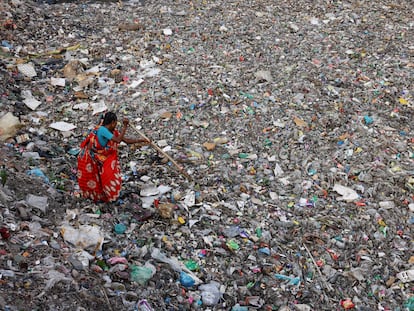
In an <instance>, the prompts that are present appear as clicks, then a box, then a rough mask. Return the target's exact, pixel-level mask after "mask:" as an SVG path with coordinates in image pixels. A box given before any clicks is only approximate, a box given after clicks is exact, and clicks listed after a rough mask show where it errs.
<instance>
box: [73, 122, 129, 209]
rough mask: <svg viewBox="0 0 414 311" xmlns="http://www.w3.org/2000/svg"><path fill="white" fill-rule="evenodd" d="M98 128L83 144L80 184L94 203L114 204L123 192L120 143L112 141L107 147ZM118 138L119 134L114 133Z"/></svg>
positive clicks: (84, 192) (84, 194)
mask: <svg viewBox="0 0 414 311" xmlns="http://www.w3.org/2000/svg"><path fill="white" fill-rule="evenodd" d="M98 128H99V127H96V128H95V129H94V130H93V131H91V132H90V133H89V135H88V136H87V137H86V138H85V140H84V141H83V142H82V143H81V145H80V147H81V152H80V153H79V155H78V173H77V178H78V183H79V187H80V190H81V194H82V196H83V197H84V198H89V199H92V200H93V201H94V202H98V201H101V202H113V201H116V200H117V199H118V197H119V193H120V191H121V182H122V175H121V168H120V165H119V161H118V143H116V142H114V141H113V140H110V141H109V142H108V143H107V145H106V146H105V147H103V146H102V145H101V144H100V143H99V141H98V136H97V135H96V131H97V130H98ZM114 135H115V136H118V135H119V132H118V131H114Z"/></svg>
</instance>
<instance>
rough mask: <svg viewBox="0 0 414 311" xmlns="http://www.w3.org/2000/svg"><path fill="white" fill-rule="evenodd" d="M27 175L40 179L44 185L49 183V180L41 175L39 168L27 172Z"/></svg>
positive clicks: (43, 174)
mask: <svg viewBox="0 0 414 311" xmlns="http://www.w3.org/2000/svg"><path fill="white" fill-rule="evenodd" d="M27 175H30V176H36V177H40V178H41V179H43V181H44V182H45V183H47V184H48V183H49V178H48V177H47V176H46V175H45V173H43V171H42V170H41V169H40V168H34V169H31V170H28V171H27Z"/></svg>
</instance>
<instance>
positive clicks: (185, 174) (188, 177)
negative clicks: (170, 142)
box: [132, 126, 193, 181]
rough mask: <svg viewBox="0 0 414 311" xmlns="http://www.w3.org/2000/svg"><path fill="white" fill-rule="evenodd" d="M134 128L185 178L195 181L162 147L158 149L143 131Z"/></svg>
mask: <svg viewBox="0 0 414 311" xmlns="http://www.w3.org/2000/svg"><path fill="white" fill-rule="evenodd" d="M132 127H133V128H134V130H135V131H136V132H137V133H138V134H139V135H140V136H141V137H142V138H144V139H146V140H148V141H149V142H150V146H151V147H152V148H154V149H155V150H157V151H158V152H159V153H161V154H162V155H163V156H165V157H166V158H167V159H168V160H170V161H171V163H172V164H174V165H175V167H176V168H177V169H178V171H179V172H180V173H181V174H182V175H183V176H184V177H186V178H187V179H188V180H189V181H193V179H192V178H191V176H190V175H188V174H187V172H186V171H184V169H183V168H182V167H181V166H180V165H178V163H177V162H176V161H174V159H173V158H172V157H171V156H170V155H168V154H167V153H166V152H164V151H163V150H162V149H161V148H160V147H158V146H157V145H156V144H155V143H154V142H153V141H152V140H150V139H149V138H148V137H147V136H145V134H144V133H142V132H141V131H139V130H138V129H137V128H136V127H135V126H132Z"/></svg>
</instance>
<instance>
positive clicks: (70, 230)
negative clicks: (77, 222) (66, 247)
mask: <svg viewBox="0 0 414 311" xmlns="http://www.w3.org/2000/svg"><path fill="white" fill-rule="evenodd" d="M60 233H61V234H62V236H63V239H64V240H65V241H66V242H68V243H70V244H72V245H74V246H76V247H79V248H81V249H93V250H94V251H98V250H101V248H102V244H103V241H104V236H103V234H102V232H101V230H100V228H99V227H97V226H90V225H81V226H79V228H74V227H72V226H71V225H67V224H64V225H62V227H61V229H60Z"/></svg>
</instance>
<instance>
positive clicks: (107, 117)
mask: <svg viewBox="0 0 414 311" xmlns="http://www.w3.org/2000/svg"><path fill="white" fill-rule="evenodd" d="M117 120H118V118H117V117H116V114H115V113H113V112H111V111H108V112H107V113H105V116H104V118H103V122H102V125H108V124H111V123H112V122H113V121H117Z"/></svg>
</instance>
